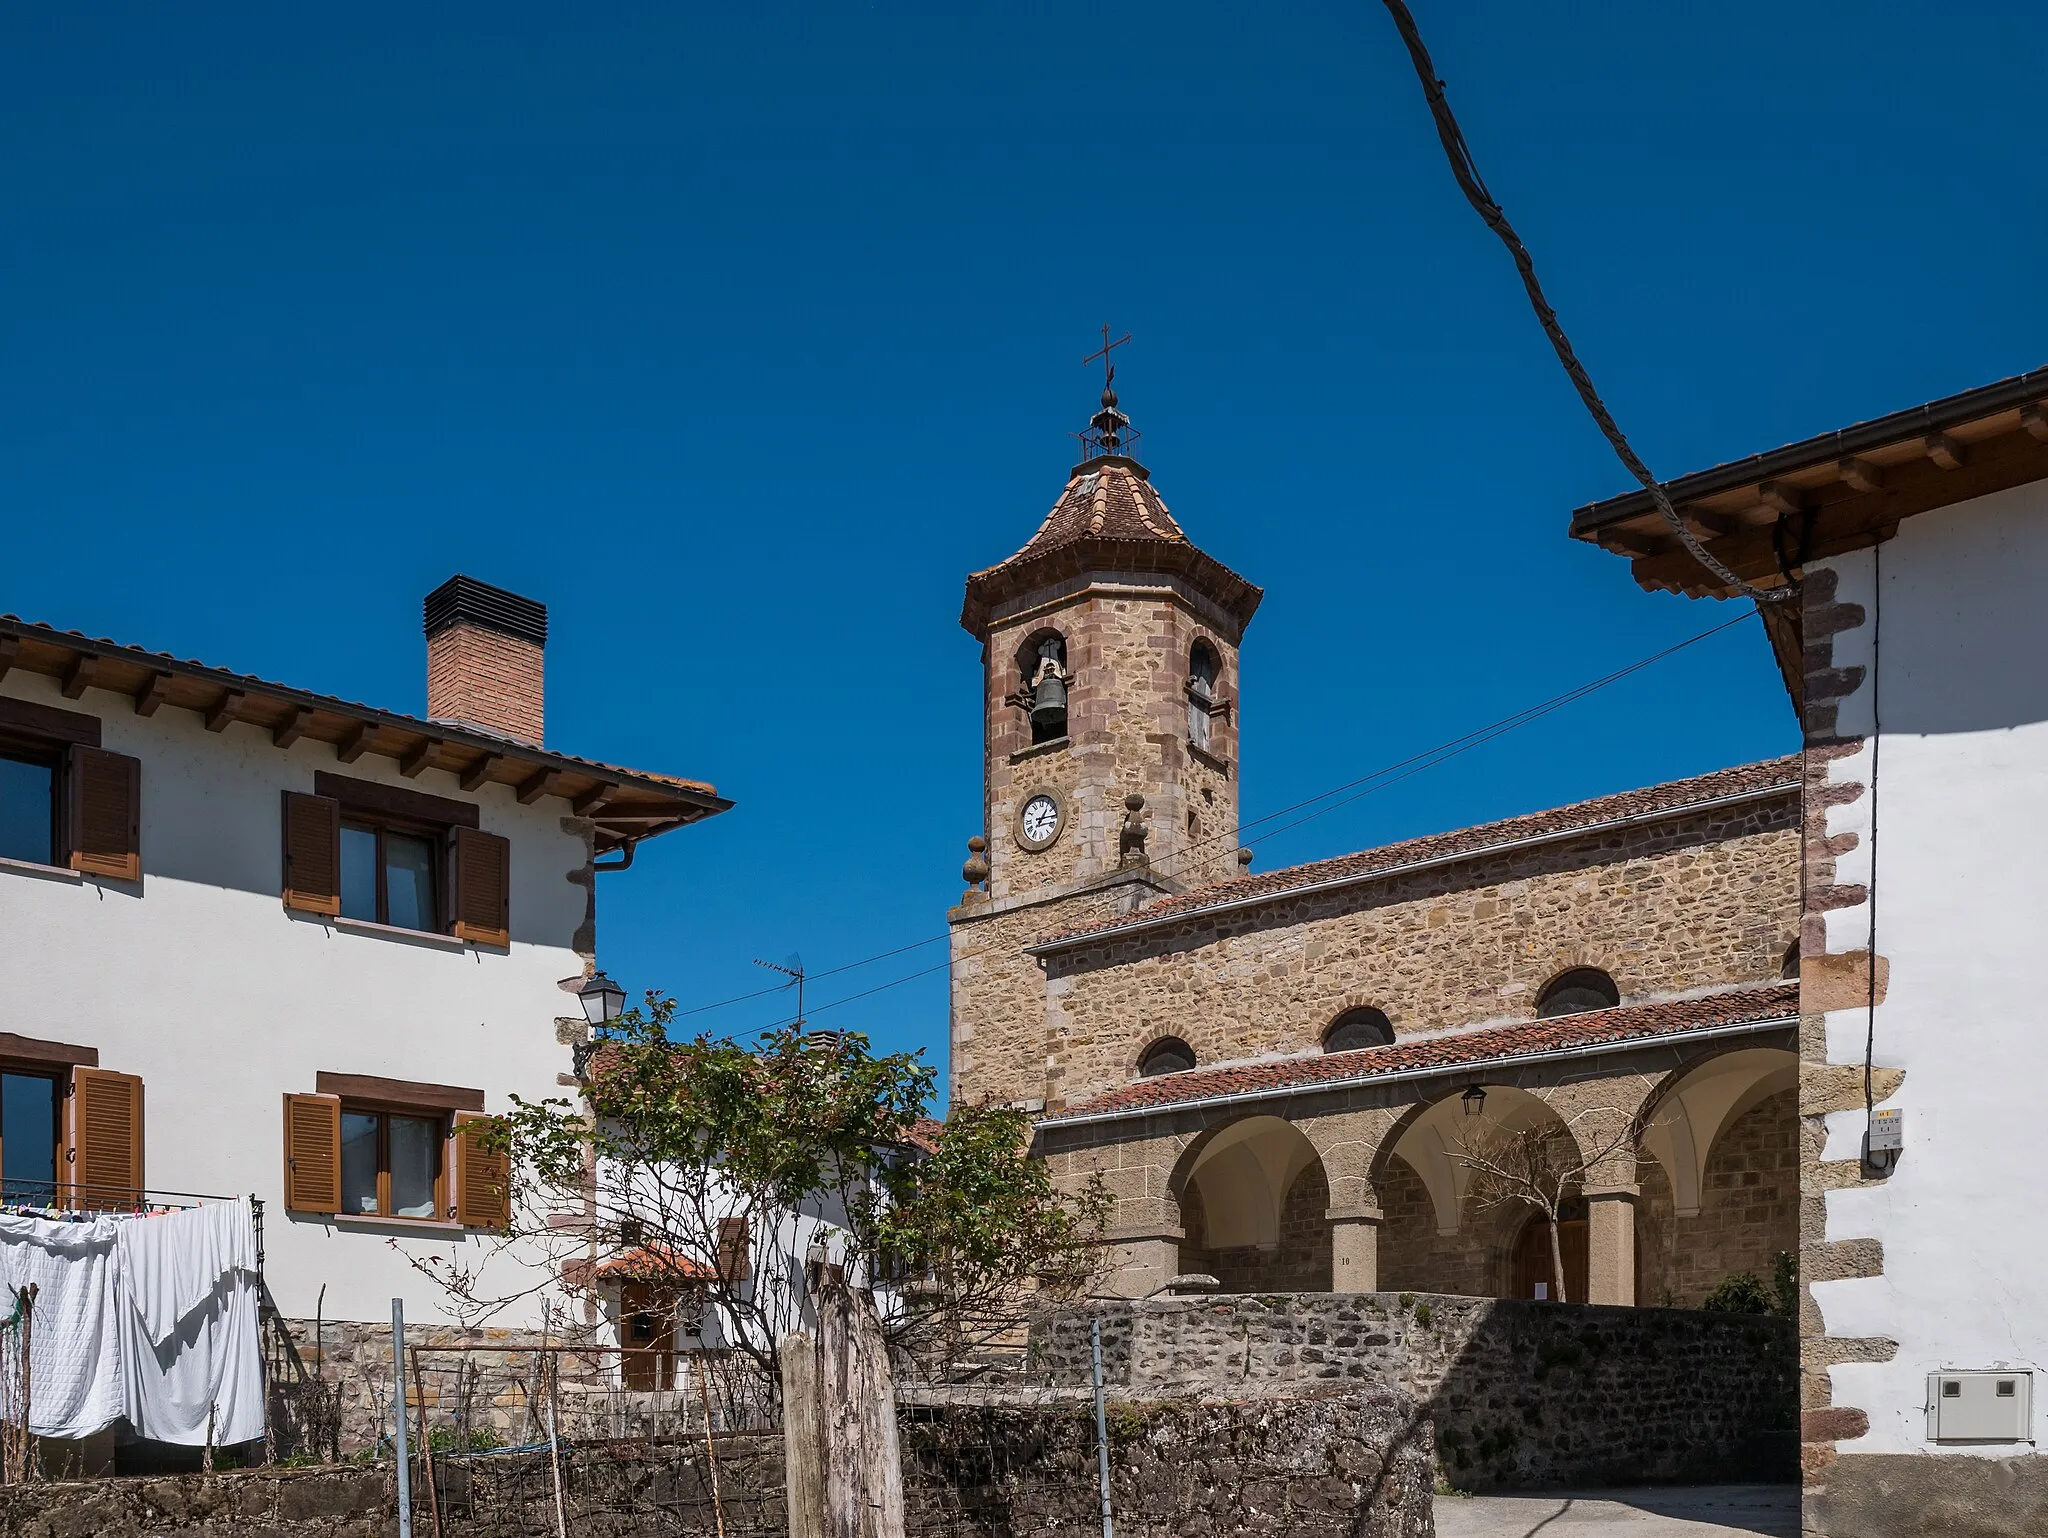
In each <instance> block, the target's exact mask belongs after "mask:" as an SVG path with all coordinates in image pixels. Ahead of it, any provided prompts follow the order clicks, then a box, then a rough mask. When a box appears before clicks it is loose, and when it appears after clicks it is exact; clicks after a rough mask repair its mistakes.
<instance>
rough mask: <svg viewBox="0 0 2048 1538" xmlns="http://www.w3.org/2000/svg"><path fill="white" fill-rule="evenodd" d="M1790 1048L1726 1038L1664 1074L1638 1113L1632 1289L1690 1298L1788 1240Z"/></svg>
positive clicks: (1786, 1248) (1794, 1157)
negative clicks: (1635, 1277)
mask: <svg viewBox="0 0 2048 1538" xmlns="http://www.w3.org/2000/svg"><path fill="white" fill-rule="evenodd" d="M1798 1082H1799V1060H1798V1057H1797V1054H1795V1053H1794V1052H1792V1051H1790V1050H1788V1049H1784V1048H1775V1047H1751V1046H1734V1047H1731V1048H1730V1049H1729V1050H1726V1051H1722V1052H1717V1053H1714V1054H1712V1055H1711V1056H1707V1057H1704V1058H1700V1059H1697V1060H1695V1061H1693V1062H1691V1063H1688V1064H1686V1065H1685V1066H1684V1067H1682V1068H1679V1069H1676V1070H1674V1071H1673V1072H1672V1073H1670V1074H1668V1075H1666V1076H1665V1078H1664V1080H1663V1081H1662V1082H1661V1083H1660V1084H1658V1085H1657V1087H1656V1089H1655V1091H1654V1092H1653V1093H1652V1095H1651V1096H1650V1098H1649V1100H1648V1102H1647V1108H1646V1111H1645V1114H1644V1117H1643V1123H1642V1126H1643V1131H1642V1137H1641V1148H1642V1152H1643V1154H1644V1155H1646V1157H1645V1158H1643V1160H1642V1161H1641V1166H1640V1175H1639V1182H1640V1186H1641V1193H1642V1194H1641V1197H1640V1200H1639V1202H1638V1208H1637V1212H1638V1244H1639V1255H1640V1257H1641V1267H1642V1275H1641V1296H1642V1301H1644V1302H1646V1303H1669V1304H1679V1305H1693V1304H1697V1303H1699V1302H1700V1301H1701V1299H1702V1298H1703V1297H1704V1296H1705V1295H1706V1294H1707V1293H1708V1292H1710V1291H1712V1289H1713V1288H1714V1287H1716V1286H1717V1285H1719V1284H1720V1283H1721V1282H1722V1281H1725V1280H1726V1279H1727V1278H1728V1277H1729V1276H1730V1275H1733V1274H1735V1273H1736V1272H1742V1271H1746V1272H1749V1273H1750V1274H1752V1275H1754V1276H1756V1277H1757V1278H1758V1279H1759V1280H1760V1281H1763V1282H1766V1283H1768V1282H1769V1281H1770V1280H1771V1272H1772V1263H1773V1259H1774V1257H1775V1256H1776V1255H1777V1254H1779V1253H1781V1252H1783V1253H1796V1252H1797V1250H1798V1247H1799V1168H1798V1162H1799V1114H1798Z"/></svg>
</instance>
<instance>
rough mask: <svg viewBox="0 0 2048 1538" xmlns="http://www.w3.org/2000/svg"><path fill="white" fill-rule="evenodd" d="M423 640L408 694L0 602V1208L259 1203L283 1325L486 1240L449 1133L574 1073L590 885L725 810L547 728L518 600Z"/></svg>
mask: <svg viewBox="0 0 2048 1538" xmlns="http://www.w3.org/2000/svg"><path fill="white" fill-rule="evenodd" d="M425 628H426V635H427V645H426V651H427V663H428V666H427V691H426V692H427V709H426V713H425V715H424V716H412V715H405V714H400V713H397V712H394V711H388V710H382V709H378V708H375V707H372V706H367V705H361V704H354V703H350V702H348V701H344V700H339V699H335V698H332V697H329V696H326V695H322V694H317V693H313V692H310V691H308V690H305V689H302V688H297V687H292V686H288V685H284V684H278V683H271V682H267V681H264V680H261V679H257V678H251V677H247V676H244V675H242V674H239V673H235V672H232V671H229V670H227V669H225V668H221V667H215V666H210V665H206V664H202V663H197V662H187V661H181V660H178V659H176V658H174V657H172V656H170V655H168V654H166V653H161V652H154V651H148V650H145V649H143V648H141V647H137V646H131V645H124V644H121V643H118V642H115V641H108V640H97V639H93V638H91V637H88V636H84V635H81V634H79V633H77V632H75V631H67V630H61V629H56V628H52V627H50V626H47V625H42V624H35V623H30V622H27V621H24V620H20V619H17V618H14V617H13V616H0V1027H4V1030H0V1197H4V1199H5V1201H7V1202H11V1203H17V1204H25V1205H30V1206H43V1205H46V1204H50V1203H55V1204H56V1205H59V1206H71V1207H78V1206H99V1207H123V1206H128V1205H130V1204H133V1203H136V1202H138V1201H141V1200H143V1199H145V1197H146V1196H147V1195H148V1194H150V1193H155V1192H185V1193H195V1194H198V1195H223V1196H233V1195H241V1194H254V1195H255V1196H256V1197H258V1198H260V1199H261V1201H262V1202H263V1208H264V1227H263V1242H264V1248H265V1258H264V1277H265V1280H266V1282H267V1285H268V1289H269V1292H270V1295H271V1296H272V1297H274V1299H275V1300H276V1305H277V1308H278V1310H279V1312H280V1313H281V1314H282V1315H283V1316H284V1317H286V1318H287V1319H292V1320H310V1319H312V1318H313V1317H314V1316H315V1314H316V1311H317V1313H318V1314H319V1315H320V1317H321V1318H323V1319H324V1320H329V1321H351V1320H354V1321H382V1320H388V1319H389V1317H390V1307H391V1300H392V1299H393V1298H394V1297H402V1298H403V1299H404V1300H405V1303H406V1307H407V1313H408V1318H409V1319H418V1320H420V1321H422V1322H427V1323H431V1322H433V1321H436V1320H444V1319H447V1318H448V1317H449V1316H450V1311H449V1308H448V1299H447V1297H446V1295H445V1294H444V1293H443V1292H442V1291H441V1289H440V1288H439V1287H437V1286H436V1284H435V1283H434V1282H433V1280H432V1279H431V1278H429V1277H427V1276H425V1275H423V1274H422V1273H421V1272H420V1271H419V1269H417V1268H416V1267H415V1266H414V1265H413V1264H412V1263H410V1262H409V1261H408V1259H407V1256H406V1254H405V1253H403V1252H402V1251H401V1249H400V1248H397V1247H394V1246H393V1245H392V1244H390V1243H388V1242H387V1241H389V1240H391V1239H394V1238H396V1239H398V1240H399V1241H400V1242H401V1245H402V1246H403V1251H408V1252H411V1253H412V1254H413V1255H415V1256H440V1257H442V1258H444V1259H445V1260H447V1261H449V1262H450V1263H452V1264H455V1265H457V1266H458V1267H461V1266H466V1265H471V1264H473V1263H474V1261H475V1260H476V1259H477V1258H479V1257H480V1256H481V1254H482V1253H483V1252H484V1251H486V1250H487V1249H491V1250H494V1249H495V1248H496V1247H495V1245H494V1244H492V1242H491V1241H490V1238H489V1235H490V1231H491V1230H492V1228H493V1227H494V1226H496V1225H497V1224H498V1223H499V1222H501V1221H502V1214H503V1210H504V1201H505V1197H504V1189H503V1172H502V1170H501V1169H497V1168H494V1161H493V1160H492V1159H490V1158H487V1157H485V1156H484V1155H483V1153H482V1151H481V1150H480V1149H479V1148H478V1147H477V1146H476V1145H475V1144H474V1142H473V1141H472V1139H471V1138H470V1137H469V1136H468V1135H466V1134H465V1133H464V1130H463V1129H464V1128H465V1126H467V1125H468V1124H469V1123H470V1122H471V1121H472V1120H473V1119H474V1118H476V1117H479V1116H489V1115H491V1114H492V1113H493V1112H495V1111H498V1110H502V1109H503V1108H504V1107H505V1106H506V1104H507V1098H506V1097H507V1096H508V1095H509V1094H511V1093H513V1092H517V1093H519V1094H521V1095H523V1096H526V1097H528V1098H532V1099H538V1098H541V1097H544V1096H547V1095H559V1094H562V1093H563V1092H564V1090H563V1086H564V1085H573V1084H574V1083H575V1080H574V1077H573V1062H574V1054H573V1049H574V1047H575V1045H576V1043H577V1042H578V1041H579V1040H580V1039H581V1037H582V1035H583V1033H584V1032H585V1031H586V1029H587V1027H586V1025H585V1022H584V1016H583V1010H582V1009H581V1007H580V1006H579V1003H578V1000H577V998H576V997H575V990H576V989H577V988H578V986H579V985H580V984H581V983H582V982H583V980H584V979H585V978H586V976H587V975H588V974H590V973H591V972H592V970H593V969H594V967H595V960H596V958H595V945H596V941H595V936H596V927H595V920H596V900H597V891H598V888H599V887H600V885H602V884H603V883H602V882H601V881H600V880H599V876H600V875H601V874H602V873H603V872H606V871H620V870H624V869H625V868H626V867H627V866H628V865H630V864H631V862H632V858H633V853H634V850H635V848H636V846H637V845H638V844H639V843H640V842H641V841H642V840H644V839H647V838H650V837H654V836H656V835H659V834H661V833H664V832H668V831H670V830H673V829H676V828H681V827H684V826H686V825H688V824H690V823H693V822H697V821H699V820H701V819H703V818H706V817H709V816H713V815H715V814H717V813H719V812H722V811H724V810H725V809H726V808H727V807H728V805H729V804H730V803H728V802H727V801H725V800H723V799H721V798H720V797H719V796H718V795H717V794H716V793H715V791H714V790H713V789H712V787H711V786H709V785H705V784H701V783H699V782H696V781H692V780H687V779H680V778H676V777H673V776H669V775H662V774H653V773H646V772H641V771H637V770H631V769H623V768H619V767H617V766H615V765H611V764H606V763H601V762H598V761H595V760H591V759H586V758H577V757H572V756H570V755H568V754H565V753H562V752H559V751H557V750H556V749H554V748H552V747H550V746H547V745H546V739H545V733H544V648H545V642H546V635H547V616H546V610H545V609H544V608H543V607H542V606H541V605H540V604H538V603H535V602H533V601H531V600H529V599H525V598H521V597H519V596H517V595H514V594H511V593H507V592H503V591H501V590H499V589H496V588H492V587H489V586H487V585H485V584H483V583H479V582H475V581H472V580H471V579H469V578H466V577H456V578H453V579H451V580H450V581H449V582H448V583H446V584H444V585H443V586H442V587H440V588H438V589H436V590H435V592H434V593H433V594H431V595H430V596H429V597H428V598H427V600H426V627H425ZM608 879H621V878H617V877H612V878H608ZM624 879H630V878H624ZM496 1263H497V1264H498V1265H499V1266H500V1269H501V1271H502V1268H503V1266H505V1265H509V1264H517V1263H518V1262H517V1261H516V1260H515V1259H506V1258H500V1259H499V1260H498V1261H497V1262H496ZM531 1280H534V1281H537V1282H545V1281H547V1280H549V1278H547V1277H545V1276H539V1277H535V1278H532V1279H531ZM494 1285H503V1286H504V1287H505V1288H506V1290H508V1291H509V1290H511V1279H510V1278H506V1277H503V1276H502V1275H501V1276H500V1277H498V1278H497V1279H495V1280H494ZM538 1307H539V1304H538V1301H537V1300H536V1301H535V1302H534V1303H533V1304H532V1309H533V1310H534V1311H537V1310H538ZM498 1322H499V1323H502V1324H508V1325H523V1324H530V1323H532V1322H534V1321H533V1320H532V1319H529V1318H524V1317H507V1318H504V1319H501V1320H499V1321H498Z"/></svg>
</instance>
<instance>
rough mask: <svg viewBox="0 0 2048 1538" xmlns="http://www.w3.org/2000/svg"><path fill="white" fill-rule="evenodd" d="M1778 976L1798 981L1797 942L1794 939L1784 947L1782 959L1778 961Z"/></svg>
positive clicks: (1789, 980) (1790, 980)
mask: <svg viewBox="0 0 2048 1538" xmlns="http://www.w3.org/2000/svg"><path fill="white" fill-rule="evenodd" d="M1778 976H1780V977H1781V978H1784V979H1786V980H1787V981H1788V982H1796V981H1798V979H1799V942H1798V941H1797V940H1794V941H1793V942H1792V943H1791V944H1790V945H1788V946H1786V947H1785V956H1784V959H1783V960H1782V961H1780V962H1779V963H1778Z"/></svg>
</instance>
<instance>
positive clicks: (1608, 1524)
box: [1436, 1485, 1799, 1538]
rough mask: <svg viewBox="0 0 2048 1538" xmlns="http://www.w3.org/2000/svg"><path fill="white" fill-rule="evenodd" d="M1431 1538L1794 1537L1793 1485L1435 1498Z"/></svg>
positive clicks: (1796, 1516) (1796, 1494) (1795, 1495)
mask: <svg viewBox="0 0 2048 1538" xmlns="http://www.w3.org/2000/svg"><path fill="white" fill-rule="evenodd" d="M1436 1533H1437V1538H1736V1535H1756V1534H1766V1535H1769V1538H1798V1534H1799V1488H1798V1486H1796V1485H1690V1486H1680V1487H1673V1488H1668V1489H1643V1490H1585V1491H1558V1492H1556V1493H1555V1494H1545V1495H1469V1496H1461V1495H1439V1496H1438V1497H1437V1498H1436Z"/></svg>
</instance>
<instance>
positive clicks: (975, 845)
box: [967, 833, 988, 854]
mask: <svg viewBox="0 0 2048 1538" xmlns="http://www.w3.org/2000/svg"><path fill="white" fill-rule="evenodd" d="M967 847H968V848H969V849H972V850H973V851H974V852H975V853H976V854H980V853H981V852H982V851H983V850H984V849H986V848H988V840H987V839H985V838H983V837H982V836H981V835H980V834H979V833H977V834H975V835H974V837H972V838H970V839H969V840H968V841H967Z"/></svg>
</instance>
